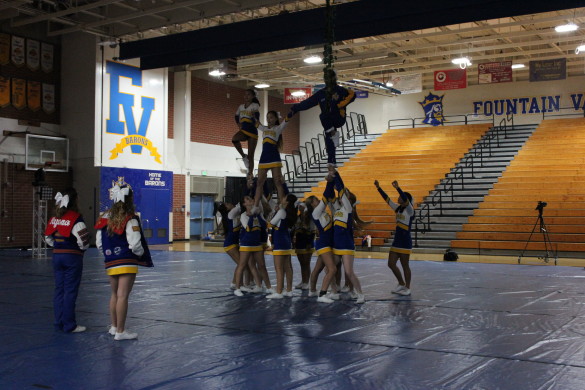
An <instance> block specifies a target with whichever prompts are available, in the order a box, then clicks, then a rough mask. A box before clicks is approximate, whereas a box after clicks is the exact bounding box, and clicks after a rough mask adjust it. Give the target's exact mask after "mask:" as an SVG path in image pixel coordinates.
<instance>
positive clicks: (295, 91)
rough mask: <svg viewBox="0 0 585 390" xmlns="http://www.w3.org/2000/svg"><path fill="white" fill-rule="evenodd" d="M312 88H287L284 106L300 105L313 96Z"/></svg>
mask: <svg viewBox="0 0 585 390" xmlns="http://www.w3.org/2000/svg"><path fill="white" fill-rule="evenodd" d="M312 92H313V91H312V88H311V87H299V88H285V89H284V104H295V103H300V102H302V101H303V100H305V99H306V98H308V97H310V96H311V94H312Z"/></svg>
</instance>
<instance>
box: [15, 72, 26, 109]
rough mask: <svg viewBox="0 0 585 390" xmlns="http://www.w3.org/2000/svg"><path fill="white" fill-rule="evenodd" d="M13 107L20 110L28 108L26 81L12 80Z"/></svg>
mask: <svg viewBox="0 0 585 390" xmlns="http://www.w3.org/2000/svg"><path fill="white" fill-rule="evenodd" d="M12 105H13V106H14V107H16V108H18V109H19V110H22V109H23V108H25V107H26V80H23V79H17V78H12Z"/></svg>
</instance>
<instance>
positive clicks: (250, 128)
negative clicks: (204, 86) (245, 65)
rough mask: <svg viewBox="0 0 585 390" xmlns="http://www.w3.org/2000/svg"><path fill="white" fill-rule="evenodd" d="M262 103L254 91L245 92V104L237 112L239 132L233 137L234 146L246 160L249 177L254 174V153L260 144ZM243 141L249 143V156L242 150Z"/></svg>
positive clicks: (247, 90)
mask: <svg viewBox="0 0 585 390" xmlns="http://www.w3.org/2000/svg"><path fill="white" fill-rule="evenodd" d="M259 109H260V102H259V101H258V98H257V97H256V92H254V90H253V89H246V91H245V92H244V104H242V105H240V106H239V107H238V110H237V111H236V117H235V119H236V123H237V124H238V127H239V130H238V132H237V133H236V134H234V136H233V137H232V143H233V144H234V146H235V148H236V150H237V151H238V153H240V156H242V159H243V160H244V165H246V168H247V169H248V177H251V175H253V173H254V152H255V151H256V144H257V143H258V131H257V130H256V126H255V124H256V121H257V120H258V119H259V118H260V113H259V112H258V110H259ZM242 141H248V154H247V155H246V153H244V150H243V149H242Z"/></svg>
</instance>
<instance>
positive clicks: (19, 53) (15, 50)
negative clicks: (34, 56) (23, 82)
mask: <svg viewBox="0 0 585 390" xmlns="http://www.w3.org/2000/svg"><path fill="white" fill-rule="evenodd" d="M24 43H25V39H24V38H22V37H17V36H14V35H13V36H12V48H11V50H10V53H11V55H10V57H11V59H12V63H13V64H14V65H16V66H22V65H24V58H25V53H26V52H25V48H24Z"/></svg>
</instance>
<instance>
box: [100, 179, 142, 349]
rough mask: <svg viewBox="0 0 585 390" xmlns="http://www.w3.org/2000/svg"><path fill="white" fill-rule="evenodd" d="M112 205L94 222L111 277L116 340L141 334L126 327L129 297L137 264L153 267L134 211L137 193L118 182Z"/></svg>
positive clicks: (113, 328)
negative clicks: (135, 194)
mask: <svg viewBox="0 0 585 390" xmlns="http://www.w3.org/2000/svg"><path fill="white" fill-rule="evenodd" d="M112 195H113V205H112V207H111V208H110V210H109V211H107V212H106V213H104V214H103V215H102V217H101V218H100V220H99V221H98V223H97V224H96V225H95V228H96V230H97V233H96V246H97V248H98V250H99V251H100V252H102V253H103V254H104V256H105V267H106V273H107V274H108V277H109V280H110V286H111V289H112V295H111V297H110V317H111V319H112V325H110V330H109V333H110V334H111V335H112V336H114V340H131V339H136V338H138V334H136V333H132V332H129V331H128V330H127V329H126V316H127V314H128V297H129V295H130V292H131V291H132V287H133V286H134V281H135V280H136V274H137V273H138V266H142V267H152V266H153V264H152V258H151V257H150V251H149V250H148V246H147V244H146V240H145V238H144V235H143V234H142V229H141V227H140V220H139V219H138V217H137V216H136V214H135V211H134V196H133V192H132V189H131V188H130V187H128V186H122V187H120V186H118V185H115V186H114V188H113V189H112Z"/></svg>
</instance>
